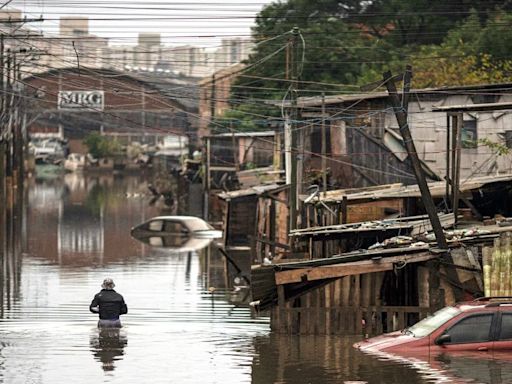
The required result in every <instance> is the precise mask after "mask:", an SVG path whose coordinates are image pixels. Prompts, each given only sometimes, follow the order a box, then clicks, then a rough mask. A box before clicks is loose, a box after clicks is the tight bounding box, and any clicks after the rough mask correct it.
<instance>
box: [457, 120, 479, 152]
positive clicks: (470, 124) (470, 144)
mask: <svg viewBox="0 0 512 384" xmlns="http://www.w3.org/2000/svg"><path fill="white" fill-rule="evenodd" d="M461 140H462V148H476V147H477V140H478V136H477V131H476V120H474V119H472V120H464V123H463V125H462V133H461Z"/></svg>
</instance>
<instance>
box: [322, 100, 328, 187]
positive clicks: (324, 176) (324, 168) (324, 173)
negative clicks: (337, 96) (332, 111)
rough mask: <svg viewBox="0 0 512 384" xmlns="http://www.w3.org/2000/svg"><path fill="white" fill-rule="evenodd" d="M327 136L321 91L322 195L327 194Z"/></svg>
mask: <svg viewBox="0 0 512 384" xmlns="http://www.w3.org/2000/svg"><path fill="white" fill-rule="evenodd" d="M326 152H327V137H326V133H325V93H324V92H322V184H323V190H324V197H325V196H326V194H327V158H326V155H327V154H326Z"/></svg>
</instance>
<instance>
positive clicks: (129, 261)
mask: <svg viewBox="0 0 512 384" xmlns="http://www.w3.org/2000/svg"><path fill="white" fill-rule="evenodd" d="M145 192H146V184H145V183H144V181H143V180H141V179H139V178H138V177H134V176H130V177H128V176H127V177H122V178H121V177H116V178H114V177H112V176H103V177H87V178H83V177H80V176H74V175H66V177H57V178H55V177H52V178H46V179H38V180H32V181H31V182H30V185H29V188H28V191H27V199H26V200H27V202H26V204H25V206H24V207H23V209H22V212H20V213H19V215H21V216H22V218H23V220H22V222H21V223H22V224H21V229H20V230H19V232H21V233H17V234H16V237H17V238H18V239H19V241H20V244H21V248H20V251H19V252H15V253H14V254H8V255H3V258H2V269H1V272H2V274H1V276H0V277H1V282H2V286H1V288H2V292H1V293H2V301H1V308H0V315H1V319H0V382H3V383H9V384H11V383H64V382H66V383H67V382H73V383H74V384H78V383H123V384H130V383H153V384H156V383H237V384H238V383H255V384H266V383H293V384H296V383H319V384H324V383H345V382H347V383H350V382H362V383H365V382H367V383H427V382H428V383H436V382H482V383H510V382H512V369H511V368H510V365H511V364H509V363H506V362H499V361H494V360H490V361H483V360H476V361H475V360H473V359H464V358H453V357H441V358H438V359H435V360H434V361H432V362H431V363H430V364H426V363H422V362H414V361H401V362H397V361H390V360H385V359H380V360H379V359H377V358H374V357H371V356H366V355H363V354H361V353H359V352H358V351H355V350H354V349H353V348H352V347H351V345H352V343H353V342H354V341H355V340H357V338H355V337H288V336H277V335H273V334H271V333H270V331H269V319H268V318H267V317H264V316H257V314H255V313H254V312H252V311H251V308H250V307H249V306H248V305H247V300H246V292H245V290H244V289H240V290H238V291H234V290H229V289H225V288H224V287H225V277H224V275H223V271H224V269H223V262H222V260H221V259H220V257H218V256H217V255H216V254H215V252H213V251H212V252H209V251H207V250H206V249H205V250H202V251H199V252H195V253H180V252H176V251H172V250H168V249H157V248H150V247H147V246H145V245H143V244H141V243H139V242H138V241H136V240H134V239H132V238H131V237H130V235H129V229H130V228H131V227H132V226H133V225H135V224H137V223H140V222H141V221H143V220H145V219H146V218H149V217H151V216H154V215H157V214H161V213H162V211H161V208H162V205H161V204H160V202H158V201H157V202H154V203H153V205H150V204H149V200H150V198H149V197H148V196H147V195H145ZM179 196H181V198H180V199H177V200H176V206H175V207H174V211H175V212H176V211H177V212H182V213H184V212H183V210H184V209H185V210H187V209H186V206H187V204H186V199H187V198H188V197H189V195H188V194H187V193H183V192H182V193H181V194H179ZM184 207H185V208H184ZM193 207H197V204H196V205H193ZM189 211H190V210H189ZM192 213H196V214H197V212H194V211H192ZM106 276H110V277H112V278H113V279H114V281H115V282H116V284H117V287H116V289H117V290H118V292H120V293H122V294H123V295H124V297H125V299H126V301H127V304H128V307H129V313H128V315H125V316H124V317H123V324H124V327H123V328H122V329H121V330H120V331H117V332H116V331H108V332H103V333H100V332H99V331H98V329H97V328H96V318H95V316H94V315H93V314H91V313H89V311H88V305H89V303H90V300H91V299H92V297H93V295H94V294H95V293H96V292H97V291H98V290H99V289H100V284H101V281H102V280H103V278H104V277H106Z"/></svg>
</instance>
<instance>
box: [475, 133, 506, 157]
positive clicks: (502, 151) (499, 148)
mask: <svg viewBox="0 0 512 384" xmlns="http://www.w3.org/2000/svg"><path fill="white" fill-rule="evenodd" d="M478 143H480V144H481V145H483V146H485V147H488V148H489V149H491V150H492V151H493V152H494V153H496V154H497V155H498V156H503V155H508V154H509V153H510V148H508V147H507V146H506V145H503V144H501V143H496V142H494V141H492V140H490V139H489V138H487V137H485V138H483V139H479V140H478Z"/></svg>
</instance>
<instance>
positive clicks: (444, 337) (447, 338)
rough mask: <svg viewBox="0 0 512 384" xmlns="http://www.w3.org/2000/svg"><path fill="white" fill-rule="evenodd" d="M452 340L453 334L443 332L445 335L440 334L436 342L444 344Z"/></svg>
mask: <svg viewBox="0 0 512 384" xmlns="http://www.w3.org/2000/svg"><path fill="white" fill-rule="evenodd" d="M451 341H452V338H451V336H450V335H449V334H447V333H445V334H443V335H441V336H439V337H438V338H437V340H436V344H437V345H443V344H445V343H449V342H451Z"/></svg>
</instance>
